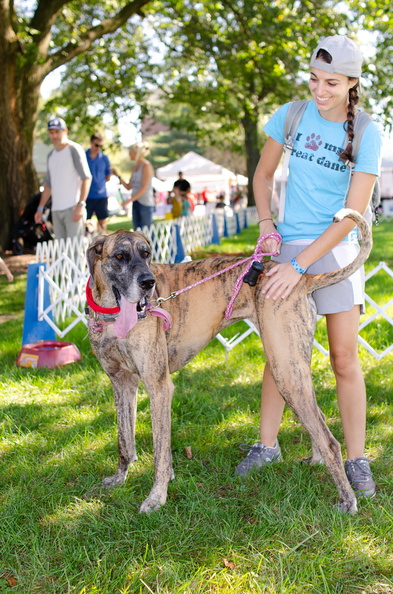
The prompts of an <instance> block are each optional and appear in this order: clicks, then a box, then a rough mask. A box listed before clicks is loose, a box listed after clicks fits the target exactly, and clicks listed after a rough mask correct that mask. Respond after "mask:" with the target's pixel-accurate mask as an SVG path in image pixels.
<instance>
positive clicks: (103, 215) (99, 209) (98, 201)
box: [86, 198, 109, 221]
mask: <svg viewBox="0 0 393 594" xmlns="http://www.w3.org/2000/svg"><path fill="white" fill-rule="evenodd" d="M86 213H87V219H91V217H92V216H93V214H94V213H95V215H96V217H97V219H98V220H99V221H103V220H104V219H107V218H108V217H109V212H108V198H88V199H87V200H86Z"/></svg>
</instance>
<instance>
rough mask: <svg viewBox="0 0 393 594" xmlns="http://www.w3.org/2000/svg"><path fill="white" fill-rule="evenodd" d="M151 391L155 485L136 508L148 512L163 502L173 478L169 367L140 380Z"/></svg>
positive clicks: (171, 390)
mask: <svg viewBox="0 0 393 594" xmlns="http://www.w3.org/2000/svg"><path fill="white" fill-rule="evenodd" d="M143 383H144V384H145V387H146V389H147V391H148V392H149V394H150V413H151V423H152V432H153V446H154V484H153V487H152V490H151V491H150V493H149V496H148V497H147V498H146V499H145V501H144V502H143V503H142V505H141V507H140V509H139V511H140V512H141V513H147V514H149V513H150V512H152V511H156V510H158V509H159V508H160V507H161V506H162V505H164V503H165V502H166V498H167V492H168V484H169V481H170V480H171V479H172V478H173V469H172V452H171V405H172V396H173V392H174V386H173V383H172V380H171V377H170V375H169V370H168V368H167V369H166V370H165V372H163V374H162V376H161V377H160V378H157V377H156V378H151V376H150V377H149V378H148V379H147V380H145V379H144V380H143Z"/></svg>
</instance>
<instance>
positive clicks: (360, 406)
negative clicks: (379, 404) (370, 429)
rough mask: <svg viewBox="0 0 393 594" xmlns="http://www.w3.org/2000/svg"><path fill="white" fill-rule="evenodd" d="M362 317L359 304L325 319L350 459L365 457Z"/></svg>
mask: <svg viewBox="0 0 393 594" xmlns="http://www.w3.org/2000/svg"><path fill="white" fill-rule="evenodd" d="M359 318H360V306H359V305H355V306H354V307H353V308H352V309H351V310H350V311H346V312H340V313H336V314H328V315H327V316H326V324H327V331H328V340H329V347H330V361H331V365H332V369H333V372H334V375H335V377H336V383H337V399H338V406H339V409H340V415H341V422H342V426H343V432H344V439H345V444H346V448H347V456H348V458H349V459H350V460H352V459H353V458H357V457H361V456H364V446H365V435H366V388H365V384H364V378H363V374H362V370H361V368H360V363H359V359H358V331H359Z"/></svg>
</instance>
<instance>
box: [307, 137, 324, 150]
mask: <svg viewBox="0 0 393 594" xmlns="http://www.w3.org/2000/svg"><path fill="white" fill-rule="evenodd" d="M306 140H307V142H306V144H305V145H304V146H305V148H307V149H311V150H312V151H317V150H318V149H319V147H320V146H321V144H322V140H321V137H320V136H319V134H318V136H315V134H314V133H313V134H311V136H307V138H306Z"/></svg>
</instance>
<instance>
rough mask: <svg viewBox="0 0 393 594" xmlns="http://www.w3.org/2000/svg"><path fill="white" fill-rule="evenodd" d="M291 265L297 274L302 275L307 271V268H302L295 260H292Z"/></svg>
mask: <svg viewBox="0 0 393 594" xmlns="http://www.w3.org/2000/svg"><path fill="white" fill-rule="evenodd" d="M291 264H292V266H293V267H294V269H295V270H296V272H298V273H299V274H304V273H305V272H306V271H307V268H302V267H301V266H300V264H299V262H298V261H297V260H296V258H292V260H291Z"/></svg>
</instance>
